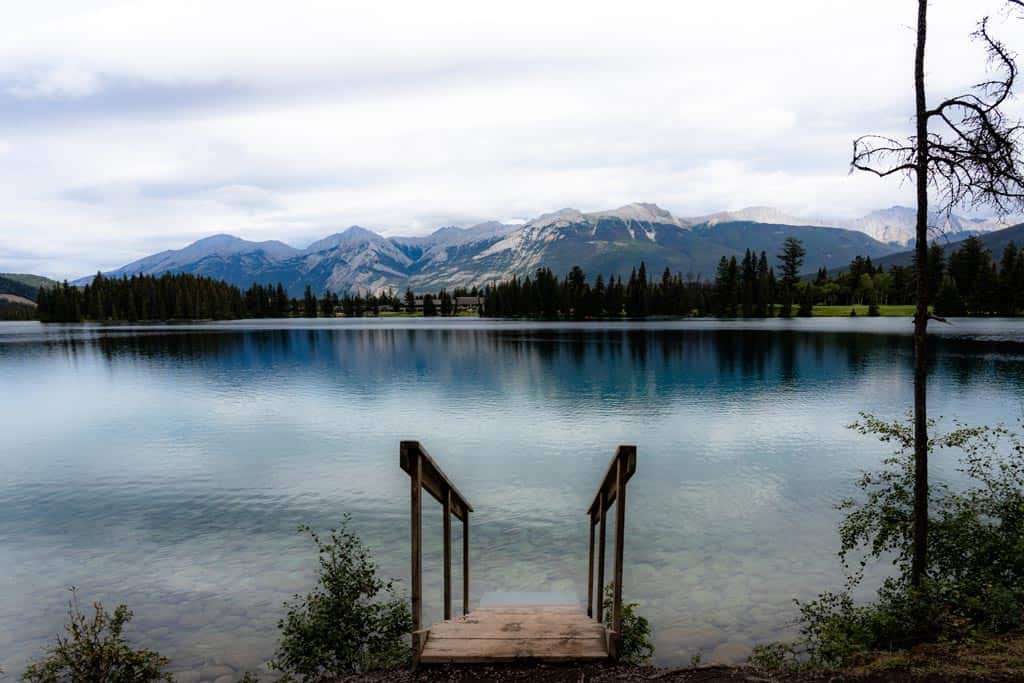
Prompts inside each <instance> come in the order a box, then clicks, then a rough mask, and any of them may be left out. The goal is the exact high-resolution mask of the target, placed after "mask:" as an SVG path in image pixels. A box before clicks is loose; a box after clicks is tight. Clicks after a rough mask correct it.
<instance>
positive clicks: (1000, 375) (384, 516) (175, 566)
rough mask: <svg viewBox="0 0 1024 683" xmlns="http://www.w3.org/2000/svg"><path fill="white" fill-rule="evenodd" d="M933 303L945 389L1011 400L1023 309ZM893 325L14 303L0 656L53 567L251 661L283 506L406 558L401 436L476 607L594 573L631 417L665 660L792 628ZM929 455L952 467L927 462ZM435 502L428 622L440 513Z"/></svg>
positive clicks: (883, 393) (293, 580)
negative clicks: (468, 571)
mask: <svg viewBox="0 0 1024 683" xmlns="http://www.w3.org/2000/svg"><path fill="white" fill-rule="evenodd" d="M934 327H935V331H936V332H937V333H938V338H937V339H936V341H935V344H934V346H935V363H934V368H933V374H932V379H931V392H930V396H931V406H932V411H933V414H936V415H940V414H943V415H947V416H950V417H952V416H956V417H959V418H961V419H963V420H966V421H971V422H987V423H994V422H997V421H1004V422H1014V421H1015V420H1016V419H1017V418H1018V417H1019V416H1020V411H1021V405H1022V396H1024V324H1022V323H1021V322H1018V321H1007V320H972V321H968V320H964V321H957V322H956V323H955V324H954V325H952V326H940V325H935V326H934ZM909 332H910V323H909V321H908V320H906V319H865V318H861V319H853V320H850V319H842V318H834V319H818V320H798V321H778V320H774V321H759V322H751V323H741V322H731V323H730V322H715V321H684V322H666V323H647V324H610V325H604V324H594V325H576V326H559V325H544V324H534V323H528V324H527V323H494V322H487V321H478V320H465V319H461V320H454V321H424V320H382V321H344V320H337V321H333V320H332V321H319V322H316V321H306V322H302V321H285V322H280V321H274V322H272V323H267V324H261V323H254V324H249V323H225V324H210V325H194V326H136V327H120V326H109V327H102V326H45V327H44V326H40V325H37V324H31V323H0V389H2V391H0V472H2V474H3V476H2V477H0V668H3V669H4V670H6V671H7V672H9V674H11V673H13V674H15V675H16V674H17V673H19V672H20V671H21V669H22V668H23V666H24V663H25V661H26V659H27V658H28V657H30V656H32V655H33V654H36V653H38V651H39V648H40V647H41V646H42V645H44V644H45V642H46V641H47V640H48V639H50V638H52V636H53V635H54V634H55V633H56V632H57V631H58V630H59V628H60V624H61V623H62V618H63V611H64V607H65V601H66V597H67V594H66V591H65V590H64V589H65V587H67V586H69V585H77V586H79V588H80V592H81V596H82V598H83V599H84V600H85V601H90V600H93V599H101V600H103V601H104V602H105V603H107V604H108V605H111V606H112V605H113V604H116V603H117V602H125V603H127V604H129V605H130V606H131V607H132V608H133V609H134V611H135V613H136V619H135V621H134V622H133V624H132V626H131V635H132V636H133V637H134V638H136V639H138V640H139V641H143V642H145V643H146V644H147V645H150V646H152V647H156V648H157V649H160V650H161V651H162V652H164V653H165V654H167V655H168V656H170V657H171V658H172V662H173V668H176V669H179V670H186V669H187V670H190V671H191V673H190V674H189V675H186V676H184V677H183V680H186V681H188V680H199V679H203V680H213V679H215V678H217V677H219V676H224V675H229V674H233V673H234V672H238V671H242V670H245V669H256V668H258V667H259V666H260V664H261V663H262V662H264V661H265V660H266V659H268V658H269V657H270V656H271V655H272V653H273V648H274V643H275V641H276V635H277V634H276V628H275V625H276V621H277V619H278V618H279V617H280V616H281V614H282V612H283V610H282V608H281V603H282V601H283V600H285V599H287V598H288V597H290V596H291V595H292V594H293V593H296V592H302V591H305V590H306V589H307V588H308V587H309V586H310V582H311V576H312V573H311V572H312V565H313V560H314V558H313V556H312V554H311V548H310V546H309V543H308V542H306V541H305V540H304V539H303V538H301V537H299V536H298V535H297V534H296V533H295V527H296V526H297V525H298V524H299V523H302V522H306V523H310V524H313V525H314V526H317V527H320V528H326V527H328V526H329V525H331V524H332V523H333V522H336V521H337V520H338V519H340V517H341V515H342V514H343V513H346V512H347V513H351V514H352V515H353V520H354V524H355V526H356V528H357V529H358V530H359V531H360V532H361V534H362V535H363V537H364V539H365V540H366V541H367V542H368V543H369V545H370V546H371V547H372V548H373V550H374V551H375V554H376V556H377V558H378V559H379V561H380V563H381V565H382V568H383V570H384V571H385V572H386V573H388V574H390V575H393V576H395V577H398V578H401V579H404V578H405V577H407V575H408V542H409V540H408V537H409V530H408V500H407V496H408V480H407V478H406V476H405V474H404V473H402V472H401V470H400V469H399V467H398V442H399V440H400V439H403V438H414V439H419V440H420V441H422V442H423V443H424V444H425V445H426V447H427V448H428V449H429V450H430V452H431V453H432V455H433V456H434V457H435V458H436V459H437V460H438V461H439V462H440V464H441V465H442V467H443V468H444V469H445V471H446V472H447V473H448V474H449V476H451V477H452V479H453V480H454V481H455V482H456V484H457V485H458V486H459V488H460V489H461V490H462V492H463V493H464V494H465V495H466V496H467V497H468V498H469V500H470V502H471V503H472V504H473V505H474V507H475V508H476V511H477V512H476V515H475V519H474V520H473V527H474V528H473V533H472V548H471V552H472V571H473V575H472V584H471V595H470V599H471V603H474V604H475V602H476V601H477V600H479V598H480V596H481V595H482V594H483V593H485V592H488V591H492V590H513V591H577V592H578V593H579V594H580V595H581V597H585V594H586V562H587V536H586V517H585V514H584V513H585V510H586V507H587V505H588V503H589V502H590V500H591V498H592V496H593V493H594V489H595V487H596V485H597V482H598V479H599V478H600V476H601V474H603V472H604V470H605V468H606V466H607V463H608V461H609V459H610V458H611V455H612V452H613V450H614V447H615V446H616V445H617V444H619V443H635V444H636V445H637V447H638V449H639V462H638V471H637V475H636V477H635V478H634V479H633V481H632V482H631V484H630V496H629V498H630V500H629V508H628V514H627V547H626V568H625V579H624V586H625V593H626V597H627V598H628V599H630V600H634V601H636V602H638V603H640V611H641V613H643V614H645V615H647V616H648V617H649V618H650V620H651V622H652V625H653V627H654V631H655V641H656V645H657V653H656V655H657V660H658V662H659V663H664V664H672V663H685V662H686V661H688V660H689V657H690V656H691V655H692V654H694V653H696V652H698V651H701V652H703V654H704V658H705V660H707V659H708V658H709V657H710V656H712V655H713V654H715V656H716V658H724V659H730V658H731V659H736V658H740V657H743V656H745V654H746V652H747V651H748V650H749V648H750V646H751V645H752V644H754V643H756V642H761V641H765V640H772V639H777V638H779V637H782V636H785V635H786V634H787V631H788V629H789V628H790V627H789V626H788V623H789V621H790V620H791V619H792V617H793V616H794V609H793V604H792V599H793V598H794V597H805V598H806V597H809V596H811V595H813V594H815V593H817V592H818V591H820V590H823V589H826V588H829V587H835V586H837V585H838V582H839V580H840V576H841V574H840V571H839V567H838V564H837V562H836V559H835V555H834V553H835V551H836V549H837V539H836V535H835V531H834V529H835V523H836V521H837V520H838V515H837V514H836V512H835V511H834V510H833V505H834V504H835V503H836V502H837V501H838V500H839V499H840V498H842V497H843V496H845V495H847V494H849V493H851V492H852V490H853V488H852V484H853V482H854V480H855V478H856V476H857V474H858V473H859V472H860V471H861V470H862V469H864V468H868V467H872V466H874V465H875V464H877V462H878V461H879V459H880V458H881V457H882V456H883V455H884V454H885V453H886V450H885V448H884V447H883V446H881V445H880V444H878V443H876V442H874V441H872V440H870V439H868V438H865V437H861V436H858V435H856V434H854V433H852V432H851V431H849V430H847V429H846V428H845V427H844V426H845V425H847V424H848V423H850V422H851V421H853V420H854V419H855V418H856V417H857V413H858V411H861V410H868V411H872V412H875V413H877V414H880V415H884V416H898V415H901V414H904V413H905V412H906V411H907V410H908V409H909V407H910V403H911V385H910V382H911V347H910V338H909ZM935 471H936V474H937V476H950V475H951V474H952V473H951V468H950V467H948V465H947V464H946V463H944V462H943V461H942V460H941V458H940V459H938V461H937V462H936V464H935ZM426 501H427V502H429V503H431V504H426V505H425V513H426V515H425V516H426V520H425V529H424V534H425V539H426V543H427V553H426V556H425V567H426V570H427V576H426V585H425V588H426V590H427V591H428V596H427V598H428V603H427V617H428V619H436V618H439V616H440V599H441V586H440V575H441V572H440V534H441V522H440V517H441V516H440V507H439V506H437V505H434V504H432V501H431V499H429V498H428V499H426ZM454 526H455V532H456V533H458V531H459V527H458V524H457V523H456V524H455V525H454ZM610 555H611V553H609V556H610ZM455 559H456V563H455V566H456V567H459V566H461V563H460V562H459V556H458V550H456V558H455ZM455 579H456V581H458V580H459V574H458V570H457V569H456V571H455ZM455 592H456V595H458V594H459V591H455ZM456 609H458V607H457V606H456ZM716 650H717V653H716Z"/></svg>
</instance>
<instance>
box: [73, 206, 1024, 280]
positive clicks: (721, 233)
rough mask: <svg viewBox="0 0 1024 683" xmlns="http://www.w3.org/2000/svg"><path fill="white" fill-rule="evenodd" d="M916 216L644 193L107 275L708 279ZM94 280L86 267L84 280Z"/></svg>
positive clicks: (840, 248)
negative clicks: (846, 216)
mask: <svg viewBox="0 0 1024 683" xmlns="http://www.w3.org/2000/svg"><path fill="white" fill-rule="evenodd" d="M915 215H916V214H915V211H914V209H910V208H907V207H899V206H895V207H892V208H890V209H885V210H882V211H875V212H872V213H870V214H868V215H867V216H864V217H862V218H860V219H856V220H852V221H832V222H831V224H826V222H825V221H819V220H812V219H802V218H798V217H794V216H789V215H786V214H784V213H782V212H780V211H778V210H775V209H772V208H769V207H751V208H748V209H743V210H741V211H735V212H721V213H716V214H711V215H708V216H700V217H695V218H680V217H676V216H673V215H672V214H671V213H669V212H668V211H666V210H665V209H662V208H661V207H659V206H657V205H656V204H648V203H634V204H628V205H626V206H622V207H619V208H617V209H612V210H608V211H597V212H590V213H584V212H582V211H579V210H576V209H562V210H560V211H556V212H553V213H548V214H544V215H541V216H539V217H537V218H534V219H533V220H530V221H527V222H525V223H522V224H519V225H510V224H504V223H499V222H487V223H481V224H478V225H474V226H472V227H468V228H463V227H455V226H447V227H443V228H440V229H438V230H436V231H435V232H433V233H431V234H430V235H427V236H420V237H384V236H382V235H380V234H378V233H376V232H374V231H372V230H369V229H366V228H363V227H359V226H352V227H350V228H348V229H346V230H344V231H342V232H339V233H336V234H333V235H330V236H328V237H325V238H323V239H321V240H317V241H315V242H313V243H312V244H310V245H309V246H307V247H306V248H304V249H298V248H295V247H292V246H290V245H288V244H285V243H284V242H279V241H266V242H250V241H247V240H243V239H241V238H238V237H234V236H232V235H225V234H220V235H214V236H212V237H207V238H204V239H201V240H199V241H197V242H194V243H192V244H190V245H188V246H186V247H185V248H183V249H178V250H170V251H164V252H160V253H158V254H154V255H152V256H147V257H145V258H143V259H140V260H138V261H134V262H132V263H129V264H127V265H125V266H123V267H122V268H118V269H117V270H114V271H111V272H109V273H105V275H109V276H112V277H120V276H123V275H133V274H161V273H165V272H184V273H192V274H196V275H205V276H208V277H213V278H217V279H222V280H226V281H227V282H230V283H232V284H235V285H238V286H239V287H242V288H245V287H248V286H250V285H251V284H253V283H256V282H258V283H262V284H276V283H278V282H281V283H283V284H284V286H285V287H286V289H287V290H288V292H289V294H291V295H292V296H298V295H300V294H301V292H302V291H303V290H304V288H305V287H306V286H307V285H308V286H310V287H312V288H313V290H314V291H315V292H317V293H320V292H323V291H327V290H330V291H335V292H345V291H353V290H355V291H379V290H382V289H387V288H392V289H394V290H396V291H402V290H404V289H405V288H406V287H412V288H413V289H414V290H416V291H436V290H438V289H440V288H442V287H448V288H451V287H457V286H473V285H485V284H487V283H492V282H497V281H500V280H505V279H508V278H510V277H511V276H513V275H519V276H523V275H526V274H529V273H531V272H533V271H534V270H535V269H537V268H538V267H541V266H545V267H548V268H551V269H552V270H554V271H555V272H556V273H560V274H561V273H564V272H566V271H568V270H569V269H570V268H571V267H573V266H576V265H578V266H580V267H582V268H583V269H584V271H586V272H587V273H588V274H592V275H596V274H598V273H600V274H602V275H605V276H609V275H617V276H618V275H622V276H628V274H629V272H630V270H631V269H632V268H633V267H635V266H637V265H638V264H639V263H640V262H641V261H644V262H645V263H646V265H647V269H648V272H649V273H652V274H657V273H660V272H661V271H662V270H663V269H664V268H666V267H668V268H670V269H671V270H672V271H675V272H681V273H684V274H688V275H690V276H693V277H703V278H710V277H713V276H714V273H715V269H716V268H717V265H718V262H719V260H720V259H721V257H722V256H726V257H729V256H737V257H742V255H743V252H744V250H745V249H747V248H750V249H753V250H754V251H756V252H760V251H762V250H764V251H766V252H767V253H768V254H769V256H770V257H771V258H772V261H773V262H774V256H775V254H777V253H778V252H779V250H780V249H781V246H782V243H783V241H784V240H785V239H786V238H787V237H797V238H799V239H800V240H802V241H803V243H804V246H805V247H806V249H807V257H806V260H805V263H804V269H805V270H806V271H808V272H813V271H815V270H817V269H818V268H819V267H825V268H828V269H830V270H832V269H835V268H838V267H841V266H844V265H846V264H847V263H849V262H850V260H851V259H852V258H853V257H855V256H858V255H861V256H870V257H871V258H872V259H877V258H882V257H885V256H888V255H891V254H896V253H898V252H901V251H904V250H905V249H906V247H907V245H909V244H912V242H913V240H912V235H913V226H914V219H915ZM939 224H940V225H944V226H945V229H946V233H947V235H948V237H949V239H950V240H957V239H962V238H964V237H966V236H967V235H969V234H977V233H983V232H988V231H991V230H997V229H999V228H1002V227H1004V226H1003V224H1001V223H997V222H995V221H991V220H975V219H967V218H962V217H959V216H950V217H948V218H947V219H944V221H943V222H941V223H939ZM91 279H92V278H91V276H90V277H85V278H82V279H80V280H77V281H76V284H85V283H87V282H89V281H90V280H91Z"/></svg>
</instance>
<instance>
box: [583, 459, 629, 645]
mask: <svg viewBox="0 0 1024 683" xmlns="http://www.w3.org/2000/svg"><path fill="white" fill-rule="evenodd" d="M635 473H636V446H619V447H618V449H617V450H616V451H615V457H614V458H612V462H611V465H609V466H608V472H607V473H606V474H605V475H604V479H602V480H601V484H600V486H598V489H597V494H596V495H595V496H594V502H593V503H591V505H590V509H589V510H588V511H587V514H588V515H589V516H590V524H589V525H588V526H589V528H590V563H589V567H590V571H589V574H588V576H587V616H589V617H592V618H594V619H596V620H597V621H598V622H602V621H603V617H604V604H603V602H604V547H605V518H606V517H607V512H608V509H609V508H610V507H611V506H612V505H613V504H615V564H614V569H613V573H612V586H613V588H612V628H611V633H609V647H608V649H609V654H610V655H612V656H613V657H615V656H617V651H618V640H619V636H620V634H621V633H622V561H623V546H624V541H625V536H626V483H627V482H628V481H629V480H630V478H632V476H633V475H634V474H635ZM595 526H597V527H599V531H598V536H599V539H598V540H599V542H598V554H597V586H596V591H595V586H594V527H595ZM595 600H596V609H595Z"/></svg>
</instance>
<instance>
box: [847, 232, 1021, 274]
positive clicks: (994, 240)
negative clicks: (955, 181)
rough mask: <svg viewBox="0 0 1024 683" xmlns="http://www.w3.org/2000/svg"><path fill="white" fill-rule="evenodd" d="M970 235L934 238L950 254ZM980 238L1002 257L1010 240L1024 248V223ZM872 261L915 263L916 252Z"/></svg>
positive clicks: (980, 235) (885, 264) (900, 264)
mask: <svg viewBox="0 0 1024 683" xmlns="http://www.w3.org/2000/svg"><path fill="white" fill-rule="evenodd" d="M968 236H969V235H958V236H957V239H952V238H949V237H946V236H939V237H938V238H936V239H935V240H934V243H935V244H938V245H940V246H941V247H942V250H943V251H944V252H945V253H946V255H947V256H948V255H949V254H950V253H951V252H954V251H956V250H957V249H959V248H960V246H961V243H962V242H963V240H965V239H967V237H968ZM978 239H980V240H981V243H982V244H984V245H985V247H986V248H988V249H989V250H990V251H991V252H992V256H993V257H995V259H996V260H998V259H999V258H1000V257H1002V255H1003V250H1004V249H1005V248H1006V245H1007V244H1009V243H1010V242H1013V243H1015V244H1016V245H1017V246H1018V247H1022V248H1024V223H1020V224H1018V225H1014V226H1011V227H1009V228H1003V229H1002V230H996V231H994V232H986V233H982V234H979V235H978ZM872 262H873V264H874V265H875V266H876V267H877V266H882V267H883V268H889V267H890V266H909V265H913V263H914V252H913V251H912V250H911V251H901V252H899V253H896V254H892V255H890V256H886V257H884V258H880V259H875V258H874V257H872ZM840 270H841V268H840Z"/></svg>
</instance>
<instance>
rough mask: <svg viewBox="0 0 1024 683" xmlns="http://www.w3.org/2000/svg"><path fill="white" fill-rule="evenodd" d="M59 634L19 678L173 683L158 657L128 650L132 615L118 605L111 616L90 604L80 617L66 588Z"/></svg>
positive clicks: (49, 682)
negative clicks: (127, 633) (126, 630)
mask: <svg viewBox="0 0 1024 683" xmlns="http://www.w3.org/2000/svg"><path fill="white" fill-rule="evenodd" d="M70 590H71V598H70V599H69V600H68V615H67V620H66V621H65V623H64V634H63V635H59V636H57V642H56V643H55V644H54V645H53V646H52V647H51V648H50V649H49V650H48V651H47V652H46V654H45V656H44V657H43V658H42V659H40V660H37V661H34V662H32V663H31V664H30V665H29V666H28V668H27V669H25V672H24V673H23V674H22V675H21V678H22V680H25V681H33V682H36V683H58V682H59V681H103V682H104V683H146V682H148V681H168V682H170V681H173V680H174V678H173V676H171V674H169V673H167V672H165V671H164V670H163V669H164V667H165V666H166V665H167V663H168V660H167V658H166V657H163V656H161V655H160V653H158V652H154V651H153V650H146V649H138V650H137V649H134V648H133V647H132V646H131V644H129V643H128V641H127V640H125V638H124V636H123V632H124V627H125V625H126V624H127V623H128V622H129V621H131V620H132V612H131V610H129V609H128V608H127V607H126V606H125V605H118V606H117V607H116V608H115V609H114V612H113V614H111V613H110V612H107V611H106V610H105V609H103V605H102V603H99V602H94V603H93V605H92V606H93V615H92V617H89V616H88V615H86V614H85V613H84V612H82V609H81V607H80V606H79V603H78V591H77V590H76V589H75V588H74V587H72V588H71V589H70Z"/></svg>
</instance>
